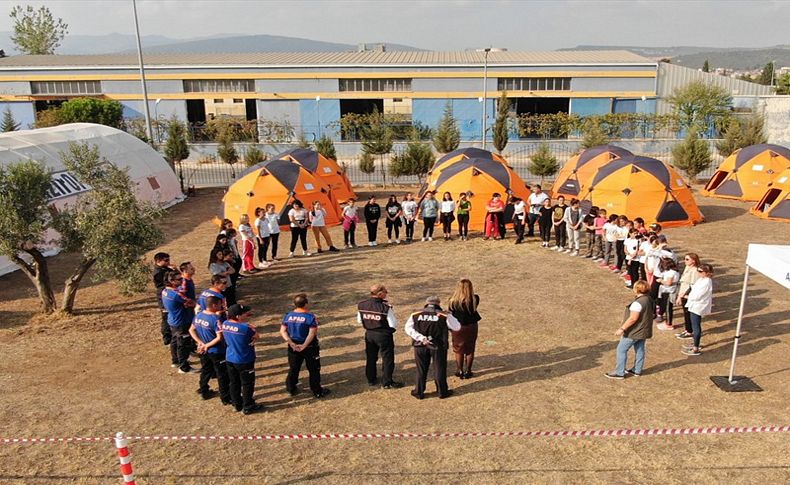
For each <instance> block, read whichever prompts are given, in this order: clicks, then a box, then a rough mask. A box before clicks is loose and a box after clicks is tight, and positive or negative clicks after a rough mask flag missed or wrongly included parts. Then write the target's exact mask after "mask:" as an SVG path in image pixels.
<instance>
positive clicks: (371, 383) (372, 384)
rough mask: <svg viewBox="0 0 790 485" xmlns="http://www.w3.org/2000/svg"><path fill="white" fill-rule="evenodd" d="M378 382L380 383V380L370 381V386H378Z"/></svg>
mask: <svg viewBox="0 0 790 485" xmlns="http://www.w3.org/2000/svg"><path fill="white" fill-rule="evenodd" d="M378 383H379V382H378V380H375V381H368V387H376V384H378Z"/></svg>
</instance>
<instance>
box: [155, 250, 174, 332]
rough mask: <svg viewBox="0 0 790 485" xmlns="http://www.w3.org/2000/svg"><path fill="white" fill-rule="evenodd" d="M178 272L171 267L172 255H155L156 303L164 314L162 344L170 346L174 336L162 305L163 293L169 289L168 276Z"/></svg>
mask: <svg viewBox="0 0 790 485" xmlns="http://www.w3.org/2000/svg"><path fill="white" fill-rule="evenodd" d="M174 271H176V269H175V268H174V267H172V266H170V255H169V254H167V253H156V254H154V274H153V279H154V286H155V287H156V302H157V304H158V305H159V310H160V313H161V314H162V323H161V326H160V327H159V330H160V331H161V332H162V343H164V344H165V345H170V341H171V340H172V335H170V325H168V324H167V310H165V307H164V305H163V304H162V292H163V291H164V290H165V287H167V276H168V274H169V273H172V272H174Z"/></svg>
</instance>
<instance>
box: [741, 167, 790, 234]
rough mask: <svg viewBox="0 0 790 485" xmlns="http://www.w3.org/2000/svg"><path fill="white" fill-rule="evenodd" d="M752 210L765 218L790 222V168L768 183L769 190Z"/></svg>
mask: <svg viewBox="0 0 790 485" xmlns="http://www.w3.org/2000/svg"><path fill="white" fill-rule="evenodd" d="M750 212H751V213H752V214H754V215H756V216H757V217H761V218H763V219H772V220H775V221H784V222H790V168H788V169H787V170H785V171H784V172H782V173H780V174H779V176H778V177H776V178H775V179H774V181H773V182H771V183H770V184H769V185H768V190H766V191H765V194H764V195H763V196H762V198H761V199H760V200H759V202H757V204H755V206H754V207H752V208H751V210H750Z"/></svg>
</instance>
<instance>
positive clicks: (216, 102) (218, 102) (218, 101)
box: [214, 98, 225, 104]
mask: <svg viewBox="0 0 790 485" xmlns="http://www.w3.org/2000/svg"><path fill="white" fill-rule="evenodd" d="M224 102H225V100H224V99H222V98H219V99H214V104H222V103H224Z"/></svg>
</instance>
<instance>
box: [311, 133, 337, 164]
mask: <svg viewBox="0 0 790 485" xmlns="http://www.w3.org/2000/svg"><path fill="white" fill-rule="evenodd" d="M315 151H317V152H318V153H320V154H321V155H322V156H323V157H324V158H329V159H332V160H335V161H337V151H335V142H333V141H332V139H331V138H329V137H328V136H326V135H321V138H319V139H318V140H316V142H315Z"/></svg>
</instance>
